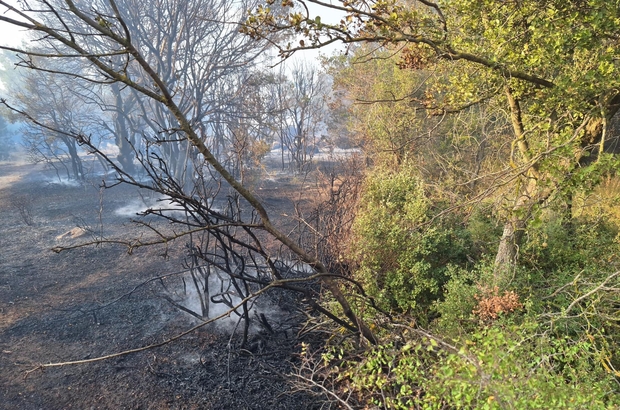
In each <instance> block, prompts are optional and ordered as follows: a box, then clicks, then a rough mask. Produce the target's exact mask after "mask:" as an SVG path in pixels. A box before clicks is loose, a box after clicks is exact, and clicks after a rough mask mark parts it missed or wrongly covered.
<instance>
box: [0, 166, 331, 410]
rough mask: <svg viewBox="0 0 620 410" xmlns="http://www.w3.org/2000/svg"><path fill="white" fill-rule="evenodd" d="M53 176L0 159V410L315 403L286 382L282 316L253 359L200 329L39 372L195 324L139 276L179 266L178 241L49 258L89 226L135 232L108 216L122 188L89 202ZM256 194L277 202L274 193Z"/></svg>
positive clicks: (290, 325) (120, 201) (288, 355)
mask: <svg viewBox="0 0 620 410" xmlns="http://www.w3.org/2000/svg"><path fill="white" fill-rule="evenodd" d="M53 178H54V174H53V173H51V172H50V171H45V170H44V169H42V168H41V167H40V166H35V165H31V164H17V163H7V162H4V163H0V408H4V409H304V408H308V409H311V408H320V407H321V402H320V401H318V400H317V399H316V398H315V397H313V396H311V395H310V394H309V393H307V392H304V393H299V392H297V393H295V392H293V391H292V389H291V385H290V384H289V383H288V381H287V377H286V376H287V375H288V374H290V373H291V372H292V371H293V365H294V363H295V361H296V353H297V352H298V351H299V344H300V342H299V340H297V339H296V338H295V337H294V335H295V334H296V326H297V324H296V323H298V322H295V320H294V318H293V319H291V317H290V316H287V317H286V320H283V321H282V322H279V323H278V324H277V325H278V326H279V327H280V328H282V329H284V328H285V327H286V329H284V330H286V331H285V332H277V334H278V336H272V337H270V338H268V339H265V340H264V341H263V342H261V343H262V344H261V346H260V351H257V352H255V353H256V354H248V352H247V351H243V350H241V349H239V346H240V341H239V338H238V337H237V336H231V335H230V333H229V332H226V331H223V330H222V329H221V328H220V327H218V326H213V325H208V326H205V327H202V328H200V329H198V330H196V331H195V332H192V333H190V334H189V335H187V336H185V337H183V338H181V339H179V340H176V341H175V342H172V343H169V344H166V345H164V346H162V347H159V348H154V349H149V350H146V351H142V352H138V353H133V354H128V355H123V356H120V357H116V358H112V359H108V360H104V361H96V362H92V363H85V364H74V365H66V366H58V367H50V368H45V369H41V368H40V367H39V366H40V365H41V364H45V363H62V362H67V361H75V360H83V359H91V358H96V357H99V356H104V355H108V354H113V353H117V352H121V351H125V350H128V349H135V348H139V347H143V346H147V345H150V344H154V343H157V342H161V341H164V340H167V339H168V338H170V337H173V336H175V335H178V334H179V333H181V332H183V331H185V330H187V329H189V328H191V327H192V326H195V325H196V324H197V323H198V322H196V320H195V319H193V318H192V317H191V316H189V315H187V314H186V313H183V312H181V311H180V310H178V309H176V308H174V307H173V306H172V305H170V304H169V303H168V302H167V301H166V300H165V299H164V298H163V297H162V294H163V293H164V292H165V291H164V289H163V287H162V286H161V284H160V281H158V280H151V279H153V278H157V277H159V276H161V275H165V274H168V273H170V272H174V271H177V270H179V269H180V260H182V257H183V249H182V246H181V245H178V246H174V245H173V246H168V247H166V248H163V247H150V248H140V249H137V250H136V251H135V252H134V253H133V254H131V255H130V254H127V252H126V251H125V249H124V248H122V247H120V246H107V245H106V246H99V247H95V246H90V247H80V248H77V249H74V250H71V251H65V252H61V253H54V252H52V251H51V249H52V248H53V247H55V246H58V245H63V246H68V245H72V244H77V243H80V242H87V241H88V239H89V235H91V232H93V231H96V232H99V233H102V234H103V235H105V236H106V237H118V236H119V235H121V236H122V235H127V236H131V235H135V234H137V233H138V231H137V229H138V228H137V227H136V226H135V225H134V224H132V223H131V222H130V217H128V216H119V215H117V214H115V213H114V210H117V209H119V208H121V207H123V206H126V205H127V203H128V202H129V201H130V200H131V199H132V198H133V199H136V200H139V199H140V196H139V194H138V193H137V192H136V189H135V188H132V187H128V186H117V187H114V188H111V189H108V190H105V192H104V194H103V195H101V190H100V189H99V187H98V184H97V183H96V182H93V183H91V184H83V185H75V186H72V185H67V184H65V185H61V184H57V183H53V182H50V181H53ZM262 195H263V196H264V199H265V200H266V203H267V204H269V205H270V206H271V207H275V208H277V207H278V206H279V205H280V201H281V199H279V198H278V196H277V195H278V189H277V187H274V186H271V187H268V186H266V187H265V189H264V190H263V191H262ZM100 211H101V212H100ZM289 308H290V307H287V309H289ZM291 310H294V309H291ZM291 320H293V321H292V322H291ZM287 321H288V322H287ZM261 340H262V339H261Z"/></svg>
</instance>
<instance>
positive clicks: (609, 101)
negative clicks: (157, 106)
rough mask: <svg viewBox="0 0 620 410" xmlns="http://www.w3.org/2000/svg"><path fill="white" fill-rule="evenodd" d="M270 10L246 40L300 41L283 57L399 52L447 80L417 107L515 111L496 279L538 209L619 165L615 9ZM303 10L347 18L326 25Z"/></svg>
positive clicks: (586, 5)
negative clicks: (284, 36) (281, 37)
mask: <svg viewBox="0 0 620 410" xmlns="http://www.w3.org/2000/svg"><path fill="white" fill-rule="evenodd" d="M272 3H273V2H272V1H267V2H266V3H265V4H264V5H262V6H260V7H259V8H257V9H256V10H255V12H254V14H253V15H252V16H251V17H250V18H249V19H248V20H247V23H246V26H245V28H244V31H245V32H247V33H248V34H249V35H252V36H255V37H261V36H264V35H266V34H267V33H272V32H274V31H276V32H280V31H293V32H296V33H298V34H299V35H301V36H302V37H303V38H304V39H303V40H302V41H299V42H298V43H293V42H291V43H287V44H283V45H282V46H281V53H282V54H283V55H284V56H289V55H291V54H292V53H294V52H296V51H298V50H302V49H309V48H318V47H322V46H324V45H326V44H329V43H332V42H335V41H342V42H344V43H347V44H355V43H369V42H370V43H375V44H379V45H398V46H400V47H402V48H403V50H404V57H405V58H404V60H405V62H406V63H407V64H405V65H406V66H407V67H408V68H410V69H411V70H413V71H417V70H419V69H420V67H422V66H423V67H425V68H426V69H428V68H431V67H432V68H433V69H435V70H440V71H441V72H443V73H445V75H444V76H440V77H437V78H440V79H441V80H440V81H432V80H433V79H432V78H431V79H429V80H430V81H431V82H432V84H429V85H428V87H429V90H430V91H429V92H428V93H427V95H426V97H427V98H426V99H425V100H423V101H420V107H421V108H425V109H430V110H434V111H440V112H446V113H450V112H458V111H461V110H463V109H465V108H468V107H472V106H474V105H476V104H480V103H482V102H490V101H493V102H496V103H498V104H500V105H501V106H503V107H504V110H505V111H506V112H507V113H509V116H510V119H511V124H512V143H511V149H510V153H509V154H508V156H507V157H505V158H503V160H504V163H505V164H506V173H505V175H504V176H503V177H502V178H501V180H499V181H498V183H497V184H496V186H497V192H500V193H502V194H503V195H504V196H505V202H504V204H503V208H504V211H505V212H504V221H505V224H504V231H503V234H502V237H501V240H500V243H499V247H498V250H497V256H496V267H497V268H496V273H497V276H498V278H497V279H498V280H499V279H500V278H501V277H503V276H506V274H505V272H511V267H512V266H514V264H515V263H516V261H517V256H518V250H519V246H520V245H521V242H522V238H523V234H524V232H525V230H526V228H527V224H528V222H529V221H530V220H531V219H532V218H533V216H534V215H535V214H536V212H537V210H538V208H539V206H540V205H541V204H543V203H548V202H549V201H550V200H556V199H559V198H560V195H559V194H560V192H563V191H564V192H565V191H567V190H568V191H570V190H571V189H573V190H574V189H589V188H590V187H591V186H593V185H594V184H595V183H596V182H597V180H598V178H599V177H600V175H602V174H604V173H605V172H607V171H608V170H609V169H610V168H612V167H613V166H615V162H614V161H611V160H610V159H609V158H607V157H606V155H605V149H606V146H607V145H608V142H609V138H610V135H609V132H608V128H609V127H608V124H609V123H610V120H611V119H612V118H613V117H614V116H615V114H616V113H617V111H618V109H619V108H620V88H619V84H618V82H619V81H620V76H619V75H618V70H619V69H620V67H619V63H618V61H619V60H618V54H619V45H620V37H618V32H619V31H620V18H619V16H618V10H619V4H618V1H612V2H609V1H602V0H593V1H589V2H565V1H560V0H546V1H542V2H541V1H519V2H499V1H493V0H486V1H471V0H458V1H442V2H432V1H427V0H424V1H398V0H382V1H373V2H366V1H339V2H334V3H333V4H328V3H326V2H323V1H319V0H307V1H296V2H293V1H289V2H285V3H286V5H288V6H289V7H288V9H285V12H284V13H283V12H282V9H277V11H276V9H273V10H272V9H271V7H270V6H271V4H272ZM308 4H315V5H319V6H322V7H323V10H324V11H334V10H336V11H338V12H340V13H342V15H343V18H342V19H341V21H340V22H339V23H338V24H334V25H330V24H325V23H323V22H322V20H321V18H320V17H318V16H314V15H311V14H310V12H309V10H310V9H309V8H307V7H304V6H306V5H308ZM296 6H299V7H296ZM318 13H321V12H320V11H319V12H318ZM508 171H510V172H508Z"/></svg>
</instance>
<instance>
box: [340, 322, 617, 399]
mask: <svg viewBox="0 0 620 410" xmlns="http://www.w3.org/2000/svg"><path fill="white" fill-rule="evenodd" d="M541 330H542V329H540V328H539V327H538V326H537V325H536V324H535V323H533V322H524V323H523V324H521V325H511V324H509V323H507V322H503V323H499V322H498V323H497V324H496V325H494V326H491V327H487V328H483V329H480V330H478V331H476V332H474V333H472V334H471V335H470V336H467V337H463V338H460V339H459V340H457V341H451V342H450V343H446V342H444V341H442V340H439V339H434V338H427V337H423V336H422V337H420V336H419V334H418V335H416V334H415V332H414V331H412V332H411V338H410V339H409V340H407V342H406V343H403V342H400V343H395V342H390V343H386V344H384V345H382V346H378V347H377V348H375V349H373V350H371V351H368V352H366V353H365V355H364V357H363V359H362V360H361V361H358V360H356V361H349V362H346V363H345V365H344V366H343V367H342V366H341V368H340V372H339V378H340V380H341V382H346V383H347V384H349V386H350V388H352V389H353V390H354V391H356V392H357V393H358V394H359V397H360V398H361V399H362V401H364V402H366V403H369V404H372V405H374V406H378V407H379V408H387V409H411V408H423V409H442V408H454V409H500V408H514V409H606V408H614V407H615V406H618V405H620V396H618V395H617V393H618V385H617V384H616V382H615V381H614V379H613V375H611V374H609V373H607V372H605V371H604V370H603V369H602V368H601V367H600V366H597V363H596V360H595V359H596V351H595V349H593V347H592V345H591V343H589V341H588V340H587V339H585V340H581V341H573V340H569V339H566V338H553V337H551V336H549V334H547V333H544V332H542V333H541V332H540V331H541Z"/></svg>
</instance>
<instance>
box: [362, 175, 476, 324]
mask: <svg viewBox="0 0 620 410" xmlns="http://www.w3.org/2000/svg"><path fill="white" fill-rule="evenodd" d="M360 202H361V206H360V209H359V211H358V214H357V216H356V220H355V222H354V227H353V229H354V241H353V254H354V257H355V260H356V262H357V265H358V269H357V271H356V274H355V275H356V278H357V279H358V280H360V281H361V282H362V283H363V284H364V286H365V288H366V290H367V292H368V293H369V294H370V296H372V297H374V298H375V299H376V301H377V302H378V304H379V305H380V306H381V307H382V308H384V309H387V310H396V311H400V312H416V313H418V314H420V316H424V314H422V313H425V312H427V310H428V309H429V308H430V307H431V305H432V303H433V302H434V301H435V300H437V298H439V297H440V296H441V292H442V287H443V284H444V283H445V281H446V279H447V276H446V273H447V270H448V267H449V266H450V265H451V264H457V265H464V264H465V263H466V262H467V259H466V251H467V249H468V248H469V247H470V239H469V235H468V233H467V232H466V230H465V229H463V228H462V227H459V226H458V225H456V224H452V225H453V226H450V225H451V224H450V221H447V220H442V219H438V220H437V221H434V223H433V224H432V225H430V224H428V222H429V220H430V217H431V216H432V214H431V210H430V206H429V205H430V203H429V201H428V199H427V198H426V196H425V194H424V189H423V186H422V184H421V182H420V180H419V179H418V178H417V176H416V175H415V172H414V171H413V167H408V166H407V165H406V163H405V164H404V165H402V166H401V168H400V169H399V170H397V171H393V170H387V169H382V168H379V169H376V170H374V171H373V172H372V173H371V174H370V175H369V176H368V177H367V180H366V184H365V189H364V191H363V194H362V197H361V201H360Z"/></svg>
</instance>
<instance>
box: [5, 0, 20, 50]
mask: <svg viewBox="0 0 620 410" xmlns="http://www.w3.org/2000/svg"><path fill="white" fill-rule="evenodd" d="M8 3H12V4H15V3H17V2H16V1H11V0H9V1H8ZM0 13H2V14H3V15H5V16H7V17H12V16H10V15H9V14H6V9H5V8H4V7H0ZM24 37H25V30H23V29H21V28H17V27H15V26H12V25H10V24H8V23H5V22H3V21H0V44H2V45H5V46H6V45H8V46H16V45H19V44H20V43H21V41H22V40H23V39H24Z"/></svg>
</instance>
